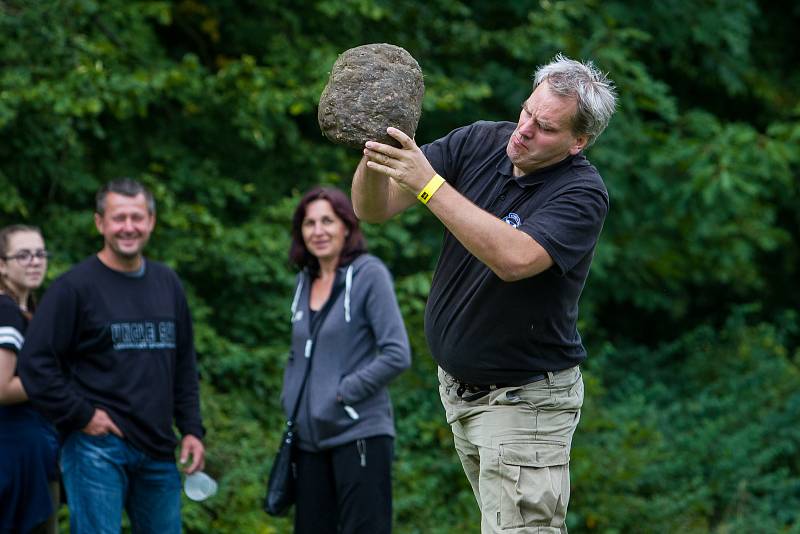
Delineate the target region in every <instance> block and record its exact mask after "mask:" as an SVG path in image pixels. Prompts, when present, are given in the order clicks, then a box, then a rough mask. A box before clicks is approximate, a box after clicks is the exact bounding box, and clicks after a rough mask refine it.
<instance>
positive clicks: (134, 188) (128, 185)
mask: <svg viewBox="0 0 800 534" xmlns="http://www.w3.org/2000/svg"><path fill="white" fill-rule="evenodd" d="M109 193H116V194H118V195H123V196H126V197H135V196H136V195H138V194H140V193H141V194H142V195H144V199H145V201H146V202H147V211H148V212H149V213H150V215H154V214H155V212H156V200H155V199H154V198H153V193H151V192H150V191H149V190H148V189H147V188H146V187H145V186H143V185H142V184H141V183H140V182H137V181H136V180H133V179H131V178H117V179H115V180H111V181H110V182H108V183H107V184H105V185H104V186H103V187H101V188H100V190H99V191H98V192H97V196H96V197H95V211H96V212H97V214H98V215H101V216H102V215H104V214H105V212H106V196H107V195H108V194H109Z"/></svg>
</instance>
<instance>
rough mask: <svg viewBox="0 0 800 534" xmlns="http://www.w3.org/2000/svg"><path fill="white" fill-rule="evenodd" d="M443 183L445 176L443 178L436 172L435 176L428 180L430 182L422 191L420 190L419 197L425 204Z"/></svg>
mask: <svg viewBox="0 0 800 534" xmlns="http://www.w3.org/2000/svg"><path fill="white" fill-rule="evenodd" d="M443 183H444V178H442V177H441V176H439V175H438V174H434V175H433V178H431V179H430V181H428V183H427V184H425V187H423V188H422V191H420V192H419V195H417V198H418V199H419V200H420V202H422V203H423V204H427V203H428V201H429V200H430V199H431V197H432V196H433V194H434V193H435V192H436V191H438V190H439V188H440V187H442V184H443Z"/></svg>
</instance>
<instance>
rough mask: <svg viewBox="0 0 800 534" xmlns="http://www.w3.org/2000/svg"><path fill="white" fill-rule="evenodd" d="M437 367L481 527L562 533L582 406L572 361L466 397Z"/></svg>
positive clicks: (485, 533) (506, 533) (485, 531)
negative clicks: (532, 378)
mask: <svg viewBox="0 0 800 534" xmlns="http://www.w3.org/2000/svg"><path fill="white" fill-rule="evenodd" d="M454 382H455V381H454V379H453V377H452V376H450V375H448V374H447V373H446V372H445V371H444V370H442V369H441V368H440V369H439V394H440V396H441V398H442V404H443V405H444V409H445V412H446V415H447V422H448V423H450V426H451V428H452V430H453V438H454V441H455V446H456V451H457V452H458V456H459V457H460V459H461V464H462V465H463V466H464V472H465V473H466V475H467V478H468V479H469V483H470V485H472V491H473V492H474V493H475V499H477V501H478V505H479V506H480V509H481V533H482V534H489V533H501V532H502V533H503V534H511V533H513V534H556V533H558V534H561V533H566V532H567V527H566V523H565V517H566V514H567V504H568V503H569V453H570V447H571V446H572V435H573V433H574V432H575V427H577V426H578V420H579V419H580V409H581V406H582V405H583V379H582V378H581V372H580V369H579V368H578V367H577V366H576V367H573V368H570V369H566V370H564V371H558V372H555V373H548V374H547V378H546V379H545V380H540V381H538V382H534V383H532V384H528V385H525V386H520V387H509V388H499V389H496V390H494V391H492V392H491V393H489V394H488V395H486V396H484V397H482V398H480V399H478V400H475V401H472V402H466V401H464V400H463V399H462V398H461V397H459V396H458V394H457V393H456V390H457V388H458V385H457V384H455V383H454Z"/></svg>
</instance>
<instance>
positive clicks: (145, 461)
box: [61, 432, 181, 534]
mask: <svg viewBox="0 0 800 534" xmlns="http://www.w3.org/2000/svg"><path fill="white" fill-rule="evenodd" d="M61 471H62V476H63V479H64V488H65V489H66V491H67V505H68V506H69V523H70V525H69V526H70V532H71V533H72V534H118V533H119V532H120V529H121V528H122V509H123V507H124V508H125V510H126V511H127V512H128V519H130V522H131V527H132V531H133V533H134V534H151V533H152V534H156V533H157V534H173V533H174V534H180V532H181V479H180V475H179V474H178V468H177V467H176V466H175V462H174V461H163V460H155V459H153V458H151V457H150V456H148V455H147V454H145V453H143V452H142V451H140V450H138V449H136V448H134V447H133V446H131V445H130V444H129V443H128V442H127V441H125V440H122V439H120V438H118V437H117V436H115V435H113V434H107V435H105V436H90V435H88V434H84V433H83V432H73V433H72V434H70V435H69V437H68V438H67V440H66V442H65V443H64V446H63V447H62V449H61Z"/></svg>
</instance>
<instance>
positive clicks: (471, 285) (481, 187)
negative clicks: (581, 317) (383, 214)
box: [422, 121, 608, 384]
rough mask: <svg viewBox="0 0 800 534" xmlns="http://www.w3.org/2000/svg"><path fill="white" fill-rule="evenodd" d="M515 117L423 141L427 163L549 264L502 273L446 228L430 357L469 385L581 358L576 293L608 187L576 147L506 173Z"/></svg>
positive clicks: (428, 317) (431, 310)
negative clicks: (537, 248)
mask: <svg viewBox="0 0 800 534" xmlns="http://www.w3.org/2000/svg"><path fill="white" fill-rule="evenodd" d="M515 126H516V125H515V124H514V123H512V122H485V121H481V122H476V123H474V124H472V125H469V126H464V127H462V128H459V129H457V130H454V131H452V132H450V133H449V134H448V135H447V136H445V137H443V138H441V139H439V140H437V141H434V142H433V143H430V144H428V145H425V146H423V147H422V150H423V152H424V153H425V155H426V156H427V158H428V160H429V161H430V163H431V165H432V166H433V168H434V169H435V170H436V172H438V173H439V174H440V175H441V176H442V177H444V178H445V179H446V180H447V182H448V183H449V184H450V185H451V186H453V187H454V188H455V189H456V190H458V191H459V193H461V194H462V195H464V196H465V197H466V198H468V199H469V200H471V201H472V202H473V203H474V204H475V205H477V206H478V207H480V208H482V209H484V210H486V211H488V212H489V213H492V214H494V215H495V216H497V217H498V218H501V219H503V220H504V221H506V222H507V223H508V224H511V225H512V226H514V227H516V228H517V229H519V230H521V231H523V232H525V233H526V234H528V235H530V236H531V237H532V238H533V239H535V240H536V242H537V243H539V244H540V245H541V246H542V247H544V249H545V250H546V251H547V252H548V253H549V254H550V257H551V258H552V259H553V263H554V265H553V266H552V267H551V268H550V269H548V270H546V271H544V272H542V273H540V274H538V275H536V276H533V277H530V278H526V279H524V280H519V281H516V282H504V281H503V280H501V279H500V278H498V277H497V275H495V274H494V273H493V272H492V271H491V269H489V268H488V267H487V266H486V265H485V264H483V263H482V262H481V261H480V260H478V259H477V258H476V257H475V256H473V255H472V254H470V253H469V252H468V251H467V249H466V248H464V247H463V246H462V245H461V243H460V242H459V241H458V240H457V239H456V238H455V237H454V236H453V235H452V234H451V233H450V232H449V231H445V235H444V242H443V245H442V252H441V255H440V257H439V261H438V264H437V266H436V271H435V273H434V275H433V281H432V284H431V293H430V296H429V298H428V304H427V306H426V308H425V335H426V337H427V340H428V346H429V347H430V350H431V353H432V354H433V357H434V359H436V361H437V363H438V364H439V365H440V366H441V367H442V368H443V369H444V370H445V371H447V372H448V373H450V374H451V375H453V376H455V377H456V378H458V379H460V380H462V381H464V382H469V383H475V384H494V383H503V382H505V383H508V382H512V383H513V382H516V381H521V380H524V379H525V378H527V377H530V376H531V375H535V374H537V372H540V371H559V370H562V369H567V368H569V367H572V366H574V365H577V364H578V363H580V362H581V361H583V360H584V359H585V358H586V349H585V348H584V346H583V343H582V342H581V336H580V335H579V334H578V329H577V319H578V300H579V298H580V295H581V292H582V290H583V286H584V284H585V283H586V277H587V276H588V274H589V267H590V265H591V262H592V257H593V255H594V249H595V246H596V244H597V239H598V236H599V235H600V231H601V229H602V227H603V221H604V219H605V216H606V213H607V212H608V192H607V190H606V187H605V184H604V183H603V180H602V179H601V178H600V175H599V174H598V172H597V170H596V169H595V168H594V167H593V166H592V165H591V164H590V163H589V162H588V160H587V159H586V158H585V157H584V156H583V154H582V153H581V154H578V155H576V156H570V157H567V158H566V159H565V160H563V161H561V162H559V163H556V164H554V165H552V166H550V167H547V168H544V169H540V170H538V171H535V172H533V173H531V174H528V175H526V176H521V177H514V175H513V165H512V163H511V160H510V159H509V158H508V156H507V155H506V145H507V143H508V140H509V138H510V137H511V134H512V132H513V131H514V128H515Z"/></svg>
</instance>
